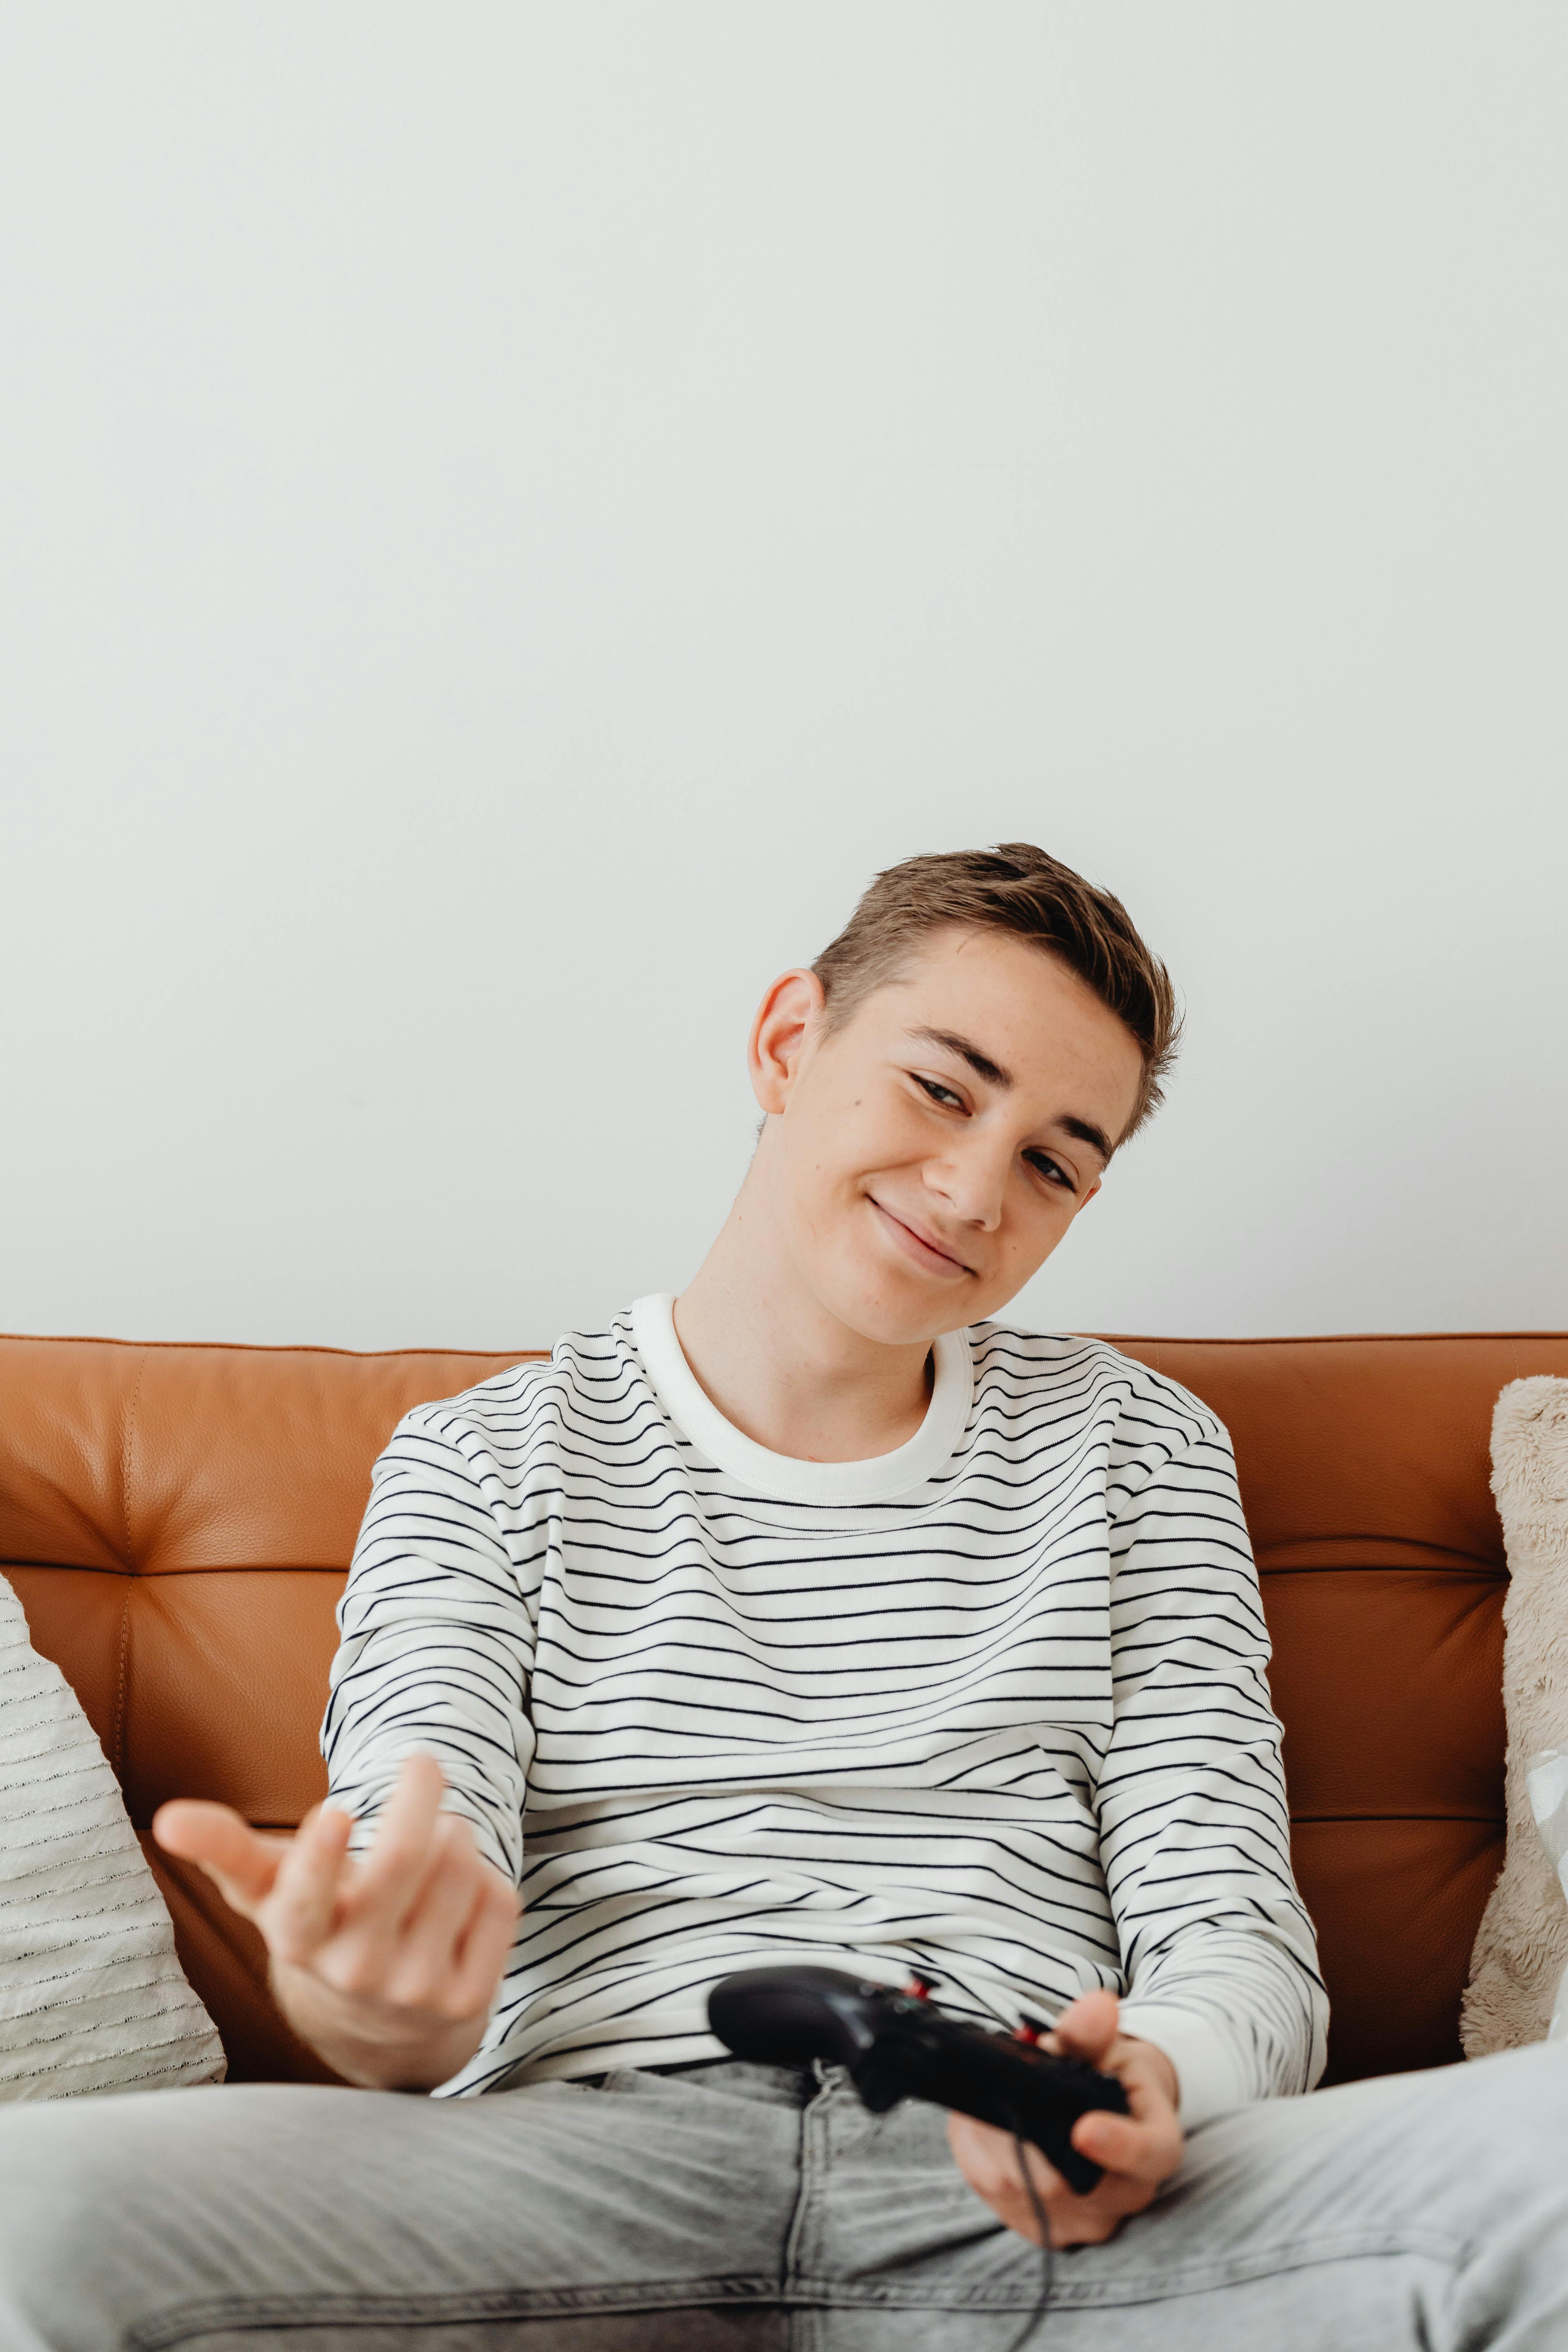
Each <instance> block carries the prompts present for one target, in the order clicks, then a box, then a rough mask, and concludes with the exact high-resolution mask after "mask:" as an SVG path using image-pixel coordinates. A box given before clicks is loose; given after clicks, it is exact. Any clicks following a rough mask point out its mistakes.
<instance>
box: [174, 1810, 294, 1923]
mask: <svg viewBox="0 0 1568 2352" xmlns="http://www.w3.org/2000/svg"><path fill="white" fill-rule="evenodd" d="M153 1836H154V1837H155V1838H156V1839H157V1841H158V1843H159V1844H160V1845H161V1846H162V1847H163V1851H164V1853H173V1854H177V1855H178V1856H179V1858H180V1860H181V1861H182V1862H195V1863H199V1864H200V1865H201V1867H202V1868H203V1869H204V1870H205V1872H206V1874H207V1876H208V1877H209V1878H210V1879H212V1880H213V1881H214V1883H215V1884H216V1886H217V1889H218V1891H219V1893H220V1894H221V1895H222V1896H223V1898H224V1901H225V1902H226V1903H227V1904H228V1905H229V1906H230V1907H231V1908H232V1909H233V1910H236V1911H238V1912H240V1913H241V1914H242V1915H243V1916H245V1917H246V1918H247V1919H251V1918H254V1917H255V1916H256V1913H257V1910H258V1907H259V1906H260V1905H261V1904H262V1903H264V1902H265V1901H266V1899H267V1897H268V1895H269V1894H270V1893H271V1891H272V1885H273V1882H274V1880H275V1879H276V1878H277V1875H278V1869H279V1863H280V1862H281V1860H282V1857H283V1853H284V1852H285V1850H286V1848H287V1845H288V1841H287V1839H284V1838H277V1837H267V1836H263V1835H262V1833H261V1832H259V1831H258V1830H253V1829H252V1828H251V1826H250V1823H249V1822H247V1821H244V1820H242V1819H241V1817H240V1815H239V1814H238V1813H237V1812H236V1811H234V1810H233V1808H232V1807H231V1806H228V1805H215V1804H211V1803H209V1802H208V1801H207V1800H206V1799H205V1798H200V1797H176V1798H174V1801H172V1802H171V1803H169V1804H167V1805H160V1806H159V1808H158V1810H157V1811H156V1812H155V1813H154V1814H153Z"/></svg>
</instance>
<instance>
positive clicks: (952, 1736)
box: [322, 1298, 1327, 2126]
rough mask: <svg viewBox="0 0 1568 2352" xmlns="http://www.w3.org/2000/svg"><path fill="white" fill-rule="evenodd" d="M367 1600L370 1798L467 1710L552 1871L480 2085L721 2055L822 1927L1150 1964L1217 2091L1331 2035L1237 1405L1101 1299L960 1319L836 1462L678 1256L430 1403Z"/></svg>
mask: <svg viewBox="0 0 1568 2352" xmlns="http://www.w3.org/2000/svg"><path fill="white" fill-rule="evenodd" d="M339 1624H340V1627H341V1630H342V1647H341V1648H340V1650H339V1652H338V1655H337V1658H336V1661H335V1663H334V1665H333V1669H332V1696H331V1704H330V1706H329V1708H328V1712H327V1718H326V1722H325V1725H324V1727H323V1732H322V1741H323V1746H324V1748H325V1752H326V1756H327V1759H328V1763H329V1767H330V1770H331V1789H332V1795H333V1798H334V1800H335V1801H337V1802H338V1803H340V1804H342V1805H343V1806H345V1807H346V1808H347V1809H348V1810H349V1811H353V1813H355V1814H357V1815H358V1816H359V1817H360V1818H361V1819H362V1820H364V1821H368V1820H369V1818H370V1817H372V1816H373V1815H374V1813H375V1811H377V1809H378V1808H379V1806H380V1805H381V1804H382V1802H383V1801H384V1798H385V1796H386V1794H387V1792H388V1790H389V1789H390V1787H391V1785H392V1782H393V1780H394V1779H395V1774H396V1771H397V1768H398V1765H399V1763H400V1762H401V1760H402V1759H403V1758H405V1756H406V1755H407V1754H408V1753H409V1752H410V1750H411V1749H413V1748H424V1749H426V1750H428V1751H429V1752H430V1753H432V1754H434V1755H435V1756H437V1758H438V1759H439V1760H440V1762H441V1765H442V1767H443V1769H444V1770H445V1772H446V1775H447V1782H448V1787H449V1791H450V1794H449V1797H448V1800H447V1801H448V1802H449V1803H450V1804H452V1805H453V1806H455V1807H456V1808H457V1809H458V1810H459V1811H462V1812H463V1813H465V1814H466V1815H467V1816H468V1819H469V1820H470V1821H471V1822H473V1824H474V1826H475V1829H476V1831H477V1832H478V1834H479V1841H480V1844H481V1847H482V1849H483V1851H484V1852H485V1853H486V1854H488V1855H489V1857H490V1859H491V1860H492V1861H494V1862H495V1863H496V1864H498V1865H499V1866H500V1868H502V1869H503V1870H505V1871H506V1872H507V1873H508V1874H509V1875H510V1876H511V1877H513V1878H514V1879H515V1880H516V1882H517V1884H518V1885H519V1887H520V1889H521V1894H522V1897H523V1902H524V1905H525V1906H526V1907H525V1909H524V1912H523V1916H522V1918H521V1922H520V1923H519V1927H518V1932H517V1939H516V1942H515V1945H514V1947H513V1949H512V1952H511V1956H510V1962H509V1965H508V1969H507V1974H506V1979H505V1982H504V1984H503V1986H502V1988H501V1991H500V1997H499V1999H498V2000H497V2003H496V2006H495V2010H494V2013H493V2015H492V2017H491V2019H490V2023H489V2030H488V2032H487V2033H486V2036H485V2042H484V2046H483V2048H482V2049H481V2050H480V2052H479V2055H478V2056H477V2057H476V2058H475V2059H473V2060H472V2062H471V2063H469V2064H468V2066H466V2067H465V2068H464V2069H463V2070H462V2071H461V2073H460V2074H458V2075H456V2076H455V2077H454V2078H453V2080H452V2081H451V2082H450V2083H449V2084H446V2085H445V2086H444V2088H445V2090H446V2091H447V2092H448V2093H461V2092H470V2091H481V2090H489V2089H492V2088H497V2087H500V2086H501V2085H503V2084H510V2083H514V2082H517V2081H520V2080H523V2079H537V2078H539V2077H542V2076H547V2075H572V2074H591V2073H597V2072H600V2071H601V2070H603V2069H605V2068H607V2067H610V2066H619V2065H645V2066H646V2065H658V2064H673V2063H679V2062H681V2061H683V2060H689V2059H696V2058H702V2057H707V2056H711V2055H717V2054H720V2052H719V2045H718V2043H716V2042H714V2041H713V2040H712V2038H711V2037H710V2034H709V2033H708V2032H707V2028H706V2020H705V2007H704V2001H705V1995H706V1993H707V1991H708V1990H709V1988H710V1986H711V1985H713V1984H714V1983H715V1982H716V1980H717V1979H719V1978H721V1977H722V1976H724V1975H726V1974H727V1973H728V1972H729V1971H730V1970H731V1969H742V1968H748V1967H757V1966H761V1965H763V1964H765V1963H773V1962H776V1961H779V1960H785V1959H795V1960H812V1961H816V1962H818V1963H826V1964H827V1965H830V1966H831V1965H840V1966H849V1967H853V1968H855V1969H858V1970H860V1971H861V1972H863V1973H864V1974H866V1975H867V1976H869V1977H873V1978H875V1979H878V1980H880V1981H886V1982H888V1983H899V1982H902V1981H904V1980H905V1979H907V1978H908V1977H909V1975H910V1972H911V1971H912V1970H913V1971H919V1972H920V1973H921V1974H924V1975H926V1976H928V1977H930V1978H931V1979H934V1980H935V1983H936V1987H937V1993H938V1998H939V1999H940V2000H942V2002H943V2003H944V2005H946V2006H948V2007H950V2008H952V2009H954V2010H956V2011H959V2012H960V2013H962V2014H964V2015H967V2016H969V2017H972V2018H974V2019H975V2020H977V2021H992V2022H1005V2023H1008V2024H1012V2023H1016V2022H1017V2021H1019V2020H1020V2019H1021V2018H1023V2017H1026V2016H1033V2017H1036V2018H1038V2017H1040V2016H1041V2015H1051V2014H1054V2013H1055V2012H1056V2011H1058V2010H1059V2009H1060V2008H1061V2007H1062V2006H1063V2005H1064V2004H1065V2003H1066V2002H1067V2001H1068V2000H1070V1999H1071V1998H1072V1997H1073V1996H1074V1995H1075V1994H1076V1993H1078V1992H1079V1991H1082V1990H1087V1989H1089V1988H1091V1987H1095V1986H1106V1987H1109V1988H1110V1990H1113V1991H1116V1992H1120V1993H1122V1994H1123V1995H1124V1996H1125V2006H1124V2009H1123V2022H1124V2026H1125V2030H1126V2031H1127V2032H1130V2033H1136V2034H1141V2035H1142V2036H1143V2037H1144V2038H1146V2039H1147V2040H1149V2041H1152V2042H1157V2043H1159V2044H1160V2045H1161V2046H1162V2047H1163V2049H1164V2050H1165V2051H1167V2053H1169V2055H1170V2056H1171V2058H1172V2060H1173V2063H1174V2064H1175V2066H1176V2068H1177V2072H1178V2074H1179V2075H1180V2078H1181V2084H1182V2112H1183V2117H1184V2121H1185V2122H1186V2123H1187V2124H1188V2125H1189V2126H1192V2125H1194V2124H1195V2123H1198V2122H1201V2121H1202V2120H1204V2118H1205V2116H1209V2115H1213V2114H1215V2113H1217V2112H1219V2111H1220V2110H1222V2109H1223V2108H1225V2107H1227V2106H1231V2105H1237V2104H1238V2103H1239V2102H1241V2101H1243V2100H1247V2099H1256V2098H1263V2097H1267V2096H1268V2095H1272V2094H1276V2093H1280V2092H1294V2091H1303V2090H1306V2089H1307V2088H1309V2087H1310V2084H1312V2083H1313V2082H1314V2081H1315V2080H1316V2079H1317V2076H1318V2074H1320V2073H1321V2068H1322V2063H1323V2041H1324V2030H1325V2024H1326V2017H1327V2003H1326V2000H1325V1999H1324V1995H1323V1991H1322V1988H1321V1982H1320V1980H1319V1978H1318V1975H1317V1971H1316V1967H1315V1951H1314V1941H1313V1935H1312V1928H1311V1924H1310V1920H1309V1918H1308V1916H1307V1914H1306V1912H1305V1911H1304V1909H1303V1907H1302V1906H1301V1902H1300V1897H1299V1896H1298V1895H1297V1893H1296V1889H1295V1885H1294V1884H1293V1882H1292V1879H1291V1874H1290V1862H1289V1832H1288V1823H1287V1817H1286V1810H1285V1790H1284V1780H1283V1775H1282V1773H1281V1769H1280V1763H1279V1724H1278V1722H1277V1721H1276V1719H1275V1717H1274V1715H1273V1712H1272V1710H1271V1708H1270V1706H1269V1699H1268V1682H1267V1677H1266V1668H1267V1661H1268V1636H1267V1633H1266V1632H1265V1628H1264V1622H1263V1616H1262V1612H1261V1609H1260V1607H1259V1602H1258V1583H1257V1577H1256V1572H1255V1570H1254V1568H1253V1564H1252V1558H1251V1552H1250V1549H1249V1546H1248V1542H1247V1529H1246V1526H1245V1524H1244V1521H1243V1518H1242V1514H1241V1507H1240V1502H1239V1499H1238V1496H1237V1486H1236V1473H1235V1467H1234V1465H1233V1462H1232V1458H1231V1451H1230V1445H1229V1441H1228V1439H1227V1438H1226V1433H1225V1431H1224V1429H1223V1428H1222V1427H1221V1426H1220V1424H1219V1423H1217V1422H1216V1421H1215V1418H1214V1416H1213V1414H1212V1413H1210V1412H1208V1411H1207V1409H1206V1408H1205V1406H1204V1405H1202V1404H1201V1403H1199V1402H1198V1401H1197V1400H1196V1399H1195V1398H1194V1397H1193V1396H1191V1395H1189V1394H1188V1393H1187V1391H1185V1390H1184V1389H1181V1388H1178V1387H1177V1386H1176V1385H1175V1384H1174V1383H1173V1381H1167V1380H1163V1379H1161V1378H1160V1376H1159V1375H1158V1374H1157V1373H1154V1372H1152V1371H1150V1370H1146V1369H1145V1367H1144V1366H1142V1364H1138V1363H1135V1362H1133V1361H1131V1360H1130V1359H1129V1358H1127V1357H1125V1356H1121V1355H1119V1354H1118V1353H1117V1351H1116V1350H1115V1349H1112V1348H1110V1347H1107V1346H1105V1345H1104V1344H1103V1343H1101V1342H1100V1341H1096V1340H1089V1339H1059V1338H1058V1339H1053V1338H1045V1337H1041V1336H1039V1335H1037V1334H1036V1333H1032V1332H1025V1331H1015V1330H1010V1329H1007V1328H1003V1327H1001V1326H999V1325H994V1324H980V1325H977V1326H976V1327H975V1328H973V1330H971V1331H969V1332H958V1333H954V1334H952V1335H951V1336H949V1337H948V1338H946V1339H942V1340H940V1341H939V1342H938V1343H937V1348H936V1379H935V1385H934V1390H933V1393H932V1397H931V1404H930V1407H929V1409H928V1411H927V1413H926V1417H925V1420H924V1423H922V1425H921V1429H920V1430H919V1431H918V1432H917V1433H916V1434H915V1436H914V1437H913V1438H911V1439H910V1442H909V1444H906V1445H904V1446H901V1447H900V1449H899V1450H898V1451H897V1452H896V1453H894V1454H885V1455H882V1456H880V1457H879V1458H878V1459H875V1460H872V1461H868V1462H850V1463H815V1462H803V1461H796V1460H794V1459H790V1458H787V1457H785V1456H784V1455H781V1454H772V1453H770V1452H768V1451H767V1450H766V1449H765V1448H763V1447H762V1446H759V1445H757V1444H753V1443H752V1440H750V1439H749V1438H747V1437H745V1436H743V1435H742V1433H740V1432H739V1431H738V1430H736V1429H735V1428H734V1427H733V1426H732V1425H731V1423H728V1422H726V1421H725V1420H724V1419H723V1418H722V1417H721V1415H720V1413H719V1412H717V1411H716V1410H715V1408H714V1407H713V1405H712V1404H711V1403H710V1402H709V1400H708V1399H707V1397H706V1396H705V1395H704V1394H703V1392H702V1391H701V1389H700V1387H699V1386H698V1384H697V1382H696V1381H695V1380H694V1378H693V1377H692V1374H691V1372H690V1370H689V1367H688V1365H687V1363H686V1360H685V1358H684V1357H683V1356H682V1354H681V1351H680V1347H679V1341H678V1339H677V1338H676V1335H675V1329H674V1324H673V1320H672V1318H671V1312H670V1302H669V1300H668V1298H656V1299H643V1300H641V1301H640V1302H639V1303H638V1305H637V1307H635V1308H633V1310H632V1312H631V1313H630V1315H628V1316H624V1317H621V1318H618V1319H617V1320H616V1323H615V1324H614V1325H613V1326H612V1327H611V1328H610V1329H609V1330H608V1331H605V1332H603V1333H599V1334H595V1335H592V1336H582V1335H577V1336H574V1337H573V1338H570V1339H563V1341H562V1342H561V1343H560V1345H559V1346H558V1347H557V1348H556V1349H555V1351H554V1354H553V1356H552V1360H551V1361H550V1362H549V1363H548V1364H522V1365H519V1366H518V1367H517V1368H516V1369H515V1370H511V1371H509V1372H503V1373H501V1374H500V1375H499V1376H498V1377H497V1378H496V1379H494V1380H490V1381H485V1382H484V1383H483V1384H482V1385H481V1386H480V1387H479V1388H476V1389H472V1390H470V1391H468V1393H467V1394H466V1395H464V1396H460V1397H456V1398H454V1399H452V1400H451V1401H450V1402H447V1403H444V1404H432V1405H422V1406H420V1407H419V1408H417V1410H416V1411H415V1412H411V1413H409V1414H408V1415H407V1417H406V1419H405V1421H404V1422H403V1423H402V1424H401V1425H400V1427H399V1428H398V1430H397V1431H396V1433H395V1435H394V1437H393V1440H392V1443H391V1444H390V1445H389V1446H388V1447H387V1449H386V1452H385V1453H384V1454H383V1456H382V1458H381V1460H380V1462H379V1463H378V1464H377V1465H376V1471H375V1478H374V1490H373V1493H372V1497H371V1503H370V1507H369V1510H368V1512H367V1514H366V1517H365V1521H364V1526H363V1530H362V1532H361V1536H360V1540H359V1544H358V1548H357V1549H356V1552H355V1555H354V1562H353V1571H352V1573H351V1576H350V1579H349V1583H348V1588H347V1591H345V1593H344V1595H343V1600H342V1606H341V1609H340V1612H339Z"/></svg>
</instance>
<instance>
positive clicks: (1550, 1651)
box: [1459, 1373, 1568, 2058]
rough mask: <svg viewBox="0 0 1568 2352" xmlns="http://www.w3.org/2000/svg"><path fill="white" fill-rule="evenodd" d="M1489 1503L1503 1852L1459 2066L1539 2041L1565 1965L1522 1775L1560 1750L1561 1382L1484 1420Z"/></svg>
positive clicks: (1565, 1740)
mask: <svg viewBox="0 0 1568 2352" xmlns="http://www.w3.org/2000/svg"><path fill="white" fill-rule="evenodd" d="M1492 1492H1493V1494H1494V1495H1495V1496H1497V1506H1498V1513H1499V1516H1500V1518H1501V1520H1502V1532H1503V1542H1504V1545H1505V1546H1506V1548H1507V1551H1508V1576H1509V1584H1508V1598H1507V1600H1506V1601H1504V1602H1503V1608H1502V1622H1503V1653H1502V1695H1503V1706H1504V1708H1505V1710H1506V1712H1507V1716H1508V1846H1507V1852H1506V1855H1505V1858H1504V1861H1503V1866H1502V1872H1501V1874H1500V1877H1499V1879H1498V1883H1497V1885H1495V1886H1494V1887H1493V1889H1492V1895H1491V1900H1490V1902H1489V1904H1488V1905H1487V1907H1486V1911H1485V1914H1484V1915H1483V1916H1482V1919H1481V1925H1480V1932H1479V1935H1478V1936H1477V1937H1476V1948H1475V1951H1474V1953H1473V1954H1472V1956H1471V1959H1470V1981H1469V1985H1468V1990H1467V1991H1466V1994H1465V2007H1464V2014H1463V2016H1462V2018H1461V2019H1460V2021H1459V2037H1460V2040H1461V2041H1462V2042H1463V2043H1464V2047H1465V2055H1466V2056H1467V2058H1484V2057H1486V2056H1487V2054H1488V2053H1489V2052H1490V2051H1493V2050H1513V2049H1517V2048H1518V2047H1519V2046H1520V2044H1521V2042H1541V2041H1543V2040H1544V2039H1545V2036H1546V2029H1547V2026H1548V2023H1549V2022H1550V2021H1551V2017H1552V1997H1553V1995H1554V1994H1555V1992H1556V1990H1557V1987H1558V1984H1559V1982H1560V1981H1561V1979H1562V1976H1563V1968H1564V1965H1565V1964H1568V1906H1565V1905H1564V1903H1563V1889H1562V1887H1561V1886H1560V1885H1558V1881H1557V1873H1556V1870H1555V1869H1554V1868H1553V1866H1552V1860H1551V1857H1550V1855H1549V1854H1548V1853H1547V1851H1546V1848H1545V1846H1544V1845H1543V1844H1542V1841H1541V1835H1540V1832H1538V1830H1537V1828H1536V1825H1535V1815H1534V1812H1533V1811H1532V1810H1531V1801H1530V1792H1529V1790H1528V1789H1527V1788H1526V1786H1525V1770H1526V1767H1527V1766H1528V1765H1529V1763H1530V1762H1531V1759H1532V1758H1533V1757H1534V1756H1536V1755H1537V1754H1538V1753H1539V1752H1540V1751H1541V1750H1542V1748H1568V1381H1564V1380H1557V1379H1554V1378H1552V1376H1550V1375H1549V1374H1545V1373H1542V1374H1538V1375H1537V1376H1536V1377H1535V1378H1534V1379H1532V1380H1526V1381H1513V1382H1512V1383H1511V1385H1510V1387H1508V1388H1506V1389H1504V1391H1503V1392H1502V1394H1501V1396H1500V1397H1499V1399H1498V1401H1497V1410H1496V1412H1494V1414H1493V1415H1492Z"/></svg>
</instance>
